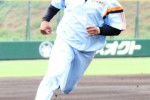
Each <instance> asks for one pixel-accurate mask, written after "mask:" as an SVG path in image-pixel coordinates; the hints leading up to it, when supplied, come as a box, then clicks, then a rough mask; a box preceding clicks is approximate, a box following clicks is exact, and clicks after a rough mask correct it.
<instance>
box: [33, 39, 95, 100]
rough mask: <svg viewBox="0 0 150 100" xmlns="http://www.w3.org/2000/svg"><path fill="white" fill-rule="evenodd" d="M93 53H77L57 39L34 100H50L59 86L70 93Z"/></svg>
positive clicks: (64, 91)
mask: <svg viewBox="0 0 150 100" xmlns="http://www.w3.org/2000/svg"><path fill="white" fill-rule="evenodd" d="M94 55H95V52H83V51H78V50H76V49H74V48H72V47H70V46H69V45H68V44H67V43H66V42H64V41H63V40H61V39H60V38H58V37H57V39H56V41H55V44H54V46H53V49H52V52H51V55H50V59H49V64H48V70H47V73H46V75H45V77H44V78H43V80H42V82H41V83H40V86H39V88H38V91H37V94H36V98H35V100H50V99H51V97H52V95H53V92H54V91H55V90H56V89H57V88H58V87H59V86H60V89H61V91H62V92H63V93H65V94H68V93H70V92H71V91H72V90H73V88H74V87H75V86H76V84H77V82H78V81H79V79H80V78H81V77H82V76H83V74H84V72H85V70H86V69H87V67H88V65H89V64H90V62H91V60H92V59H93V57H94Z"/></svg>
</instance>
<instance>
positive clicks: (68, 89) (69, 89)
mask: <svg viewBox="0 0 150 100" xmlns="http://www.w3.org/2000/svg"><path fill="white" fill-rule="evenodd" d="M71 91H72V88H70V87H65V88H63V89H62V92H63V93H65V94H69V93H70V92H71Z"/></svg>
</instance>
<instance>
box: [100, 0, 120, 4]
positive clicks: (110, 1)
mask: <svg viewBox="0 0 150 100" xmlns="http://www.w3.org/2000/svg"><path fill="white" fill-rule="evenodd" d="M99 1H101V2H103V3H105V4H112V3H113V4H114V3H119V2H118V0H99Z"/></svg>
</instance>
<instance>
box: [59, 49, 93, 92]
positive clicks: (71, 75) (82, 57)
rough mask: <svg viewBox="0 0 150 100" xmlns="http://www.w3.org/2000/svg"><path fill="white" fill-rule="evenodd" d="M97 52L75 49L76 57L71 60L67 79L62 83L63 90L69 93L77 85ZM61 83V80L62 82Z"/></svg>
mask: <svg viewBox="0 0 150 100" xmlns="http://www.w3.org/2000/svg"><path fill="white" fill-rule="evenodd" d="M94 55H95V52H82V51H78V50H76V49H74V59H73V61H72V62H71V66H70V69H69V72H68V73H66V75H65V77H63V78H65V79H63V80H62V81H63V83H62V84H61V86H60V87H61V90H62V91H63V92H64V93H66V94H68V93H69V92H71V91H72V89H73V88H74V86H76V84H77V82H78V81H79V79H80V78H81V77H82V76H83V74H84V72H85V70H86V69H87V67H88V66H89V64H90V62H91V61H92V59H93V57H94ZM60 83H61V82H60Z"/></svg>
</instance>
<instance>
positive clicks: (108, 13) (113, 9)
mask: <svg viewBox="0 0 150 100" xmlns="http://www.w3.org/2000/svg"><path fill="white" fill-rule="evenodd" d="M106 7H107V8H105V11H104V12H103V19H104V23H105V24H107V25H109V26H112V27H114V28H116V29H119V30H125V29H126V20H125V14H124V10H123V7H122V6H121V5H120V3H119V2H117V1H116V0H111V1H110V0H109V3H107V6H106Z"/></svg>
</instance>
